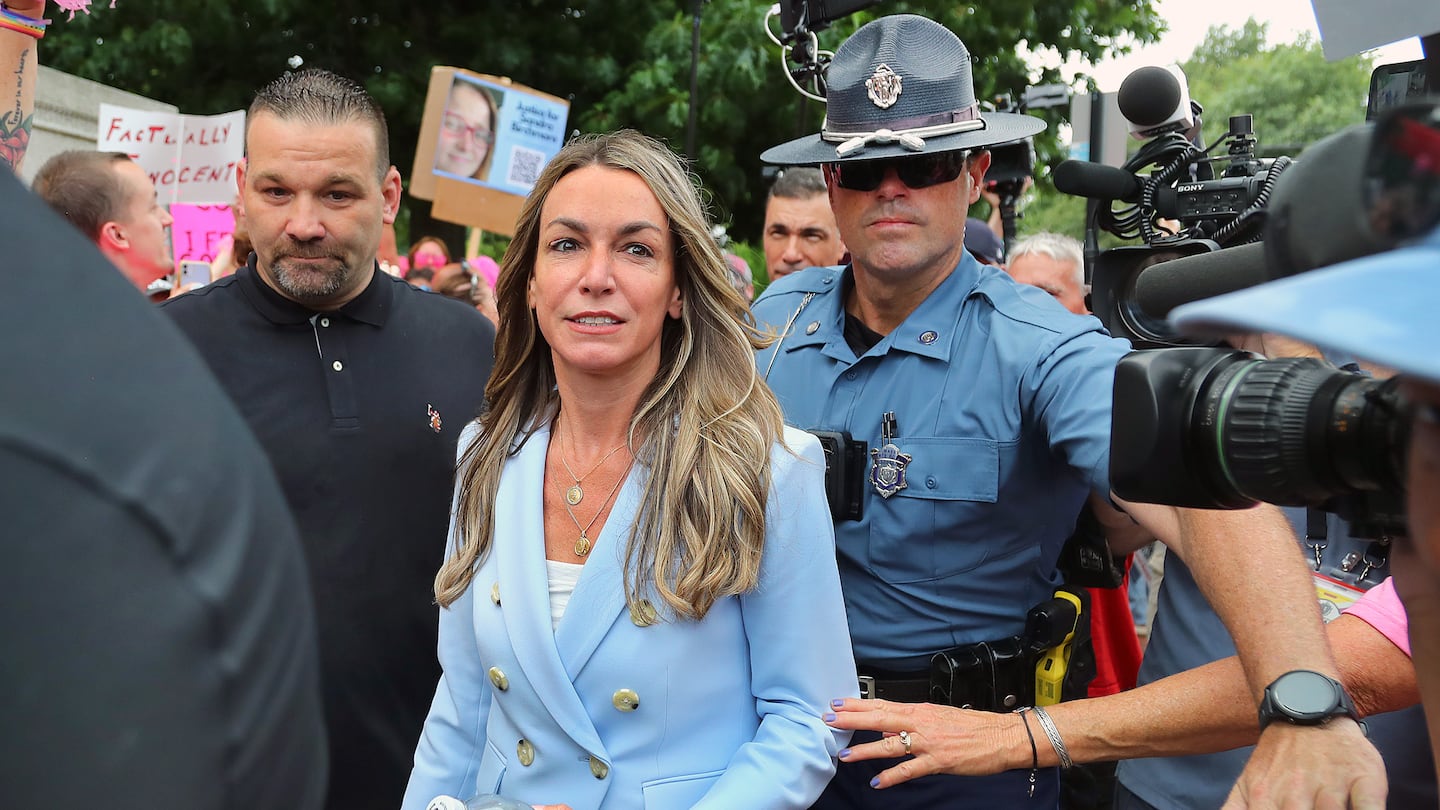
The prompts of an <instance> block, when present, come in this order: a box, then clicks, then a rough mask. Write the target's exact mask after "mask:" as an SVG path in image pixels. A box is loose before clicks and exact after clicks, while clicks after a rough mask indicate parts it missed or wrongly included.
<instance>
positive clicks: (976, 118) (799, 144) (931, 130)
mask: <svg viewBox="0 0 1440 810" xmlns="http://www.w3.org/2000/svg"><path fill="white" fill-rule="evenodd" d="M825 80H826V87H827V90H826V93H825V97H826V105H825V123H824V124H823V126H822V127H821V130H820V132H819V134H816V135H808V136H806V137H804V138H798V139H796V140H793V141H790V142H789V143H783V144H781V145H779V146H775V147H771V148H770V149H767V150H765V152H764V153H763V154H761V155H760V159H761V160H763V161H765V162H766V163H775V164H782V165H785V164H789V165H796V166H815V165H819V164H822V163H834V162H837V161H847V160H876V159H879V158H894V157H905V156H908V155H921V154H932V153H936V152H950V151H954V150H958V149H980V148H984V147H987V146H997V145H999V144H1002V143H1008V142H1010V141H1018V140H1020V139H1022V138H1028V137H1030V136H1032V135H1034V134H1036V133H1038V132H1040V131H1042V130H1044V129H1045V122H1044V121H1042V120H1041V119H1039V118H1036V117H1034V116H1030V115H1018V114H1015V113H982V112H980V105H979V104H978V103H976V100H975V83H974V81H973V79H972V78H971V75H970V51H969V50H968V49H966V47H965V43H963V42H961V41H960V38H959V37H957V36H955V34H953V33H951V32H950V30H949V29H948V28H946V27H945V26H943V25H941V24H940V23H937V22H935V21H934V20H930V19H926V18H925V17H920V16H916V15H914V14H896V15H893V16H889V17H881V18H880V19H878V20H875V21H874V22H871V23H868V24H866V25H864V26H862V27H861V28H860V30H858V31H856V32H855V33H854V34H852V35H851V36H850V38H849V39H847V40H845V42H844V43H843V44H841V46H840V49H839V50H837V51H836V52H835V57H834V58H833V59H832V60H831V61H830V67H829V70H828V71H827V73H826V76H825Z"/></svg>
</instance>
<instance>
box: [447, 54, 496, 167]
mask: <svg viewBox="0 0 1440 810" xmlns="http://www.w3.org/2000/svg"><path fill="white" fill-rule="evenodd" d="M499 96H500V94H499V93H497V92H494V91H493V90H491V89H490V88H488V87H484V86H482V85H480V84H476V83H474V82H470V81H467V80H465V79H463V78H461V77H459V76H457V77H456V78H455V81H454V82H453V83H452V84H451V85H450V98H449V99H448V100H447V101H446V103H445V113H444V116H443V118H442V119H441V121H440V138H439V140H438V141H437V142H436V145H435V171H437V172H444V173H446V174H453V175H456V176H459V177H461V178H464V179H467V180H474V181H477V182H482V183H483V182H485V181H486V178H487V176H488V175H489V173H490V161H491V158H492V157H493V155H494V150H493V147H494V146H495V124H496V122H497V120H498V119H499V112H500V98H499Z"/></svg>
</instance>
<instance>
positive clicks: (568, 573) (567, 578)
mask: <svg viewBox="0 0 1440 810" xmlns="http://www.w3.org/2000/svg"><path fill="white" fill-rule="evenodd" d="M584 567H585V564H584V563H567V562H556V561H555V560H546V561H545V573H546V575H547V576H548V577H549V579H550V629H551V630H554V629H555V628H557V627H559V626H560V617H561V616H564V615H565V607H566V606H567V605H569V604H570V594H572V593H574V592H575V583H576V582H579V581H580V571H581V569H583V568H584Z"/></svg>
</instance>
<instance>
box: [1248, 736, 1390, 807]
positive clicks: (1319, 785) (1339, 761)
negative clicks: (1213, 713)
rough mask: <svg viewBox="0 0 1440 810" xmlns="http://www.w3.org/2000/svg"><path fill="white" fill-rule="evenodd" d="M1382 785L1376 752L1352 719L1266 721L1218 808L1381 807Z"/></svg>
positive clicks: (1382, 768) (1382, 773)
mask: <svg viewBox="0 0 1440 810" xmlns="http://www.w3.org/2000/svg"><path fill="white" fill-rule="evenodd" d="M1387 785H1388V783H1387V782H1386V780H1385V763H1384V762H1382V761H1381V759H1380V753H1379V752H1378V751H1376V750H1375V746H1373V745H1371V744H1370V741H1369V740H1367V739H1365V734H1364V732H1362V731H1361V730H1360V726H1359V724H1357V723H1356V722H1355V721H1354V720H1351V719H1349V718H1348V717H1337V718H1334V719H1332V720H1330V721H1329V722H1327V723H1326V724H1325V725H1323V726H1292V725H1288V724H1284V723H1272V724H1270V726H1268V727H1267V728H1266V729H1265V731H1264V732H1263V733H1262V734H1261V735H1260V742H1259V744H1257V745H1256V746H1255V752H1254V753H1252V754H1251V755H1250V761H1249V762H1246V763H1245V770H1244V772H1242V773H1241V774H1240V778H1239V779H1238V780H1237V781H1236V782H1235V788H1234V789H1233V790H1231V791H1230V798H1229V799H1228V800H1227V801H1226V802H1225V806H1224V808H1223V810H1265V809H1266V808H1272V807H1273V808H1281V807H1286V808H1291V807H1294V808H1302V807H1326V808H1329V807H1334V808H1353V810H1382V808H1384V807H1385V795H1386V789H1387Z"/></svg>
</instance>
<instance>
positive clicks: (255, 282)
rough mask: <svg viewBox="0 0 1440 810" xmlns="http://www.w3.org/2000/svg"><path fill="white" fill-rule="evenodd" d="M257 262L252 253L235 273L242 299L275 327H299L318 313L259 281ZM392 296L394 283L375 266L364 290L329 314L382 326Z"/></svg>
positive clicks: (388, 312)
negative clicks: (287, 325)
mask: <svg viewBox="0 0 1440 810" xmlns="http://www.w3.org/2000/svg"><path fill="white" fill-rule="evenodd" d="M256 261H257V258H256V256H255V254H253V253H252V254H250V263H249V264H247V265H246V266H244V267H242V268H240V269H239V270H238V271H236V273H235V275H236V277H237V278H238V280H239V282H240V288H241V289H242V290H243V291H244V292H245V297H246V298H247V299H249V301H250V303H251V305H252V306H254V307H255V309H256V310H257V311H259V313H260V314H261V315H263V316H265V318H266V319H267V320H269V321H270V322H271V323H275V324H300V323H306V322H308V321H309V320H310V319H311V318H312V317H314V316H315V315H316V314H318V313H317V312H316V311H315V310H313V309H310V308H309V307H306V306H303V305H301V304H297V303H295V302H294V301H291V300H290V299H289V298H286V297H285V296H283V295H281V294H280V293H278V292H276V291H275V290H273V289H271V288H270V285H268V284H266V283H265V281H264V280H263V279H262V278H260V271H259V270H257V269H256V268H255V262H256ZM394 297H395V290H394V283H393V282H392V281H391V280H390V277H389V276H387V275H386V274H385V272H384V271H383V270H381V269H380V267H379V266H378V265H376V267H375V271H374V273H373V274H372V275H371V276H370V283H369V284H367V285H365V289H364V290H361V291H360V294H359V295H357V296H355V298H353V299H351V300H350V301H349V302H347V303H346V304H345V305H344V306H342V307H340V309H339V311H338V312H336V313H331V314H339V315H344V316H345V317H347V318H350V319H351V320H355V321H359V322H360V323H365V324H369V325H371V326H384V325H385V319H386V318H387V317H389V314H390V306H391V301H392V299H393V298H394Z"/></svg>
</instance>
